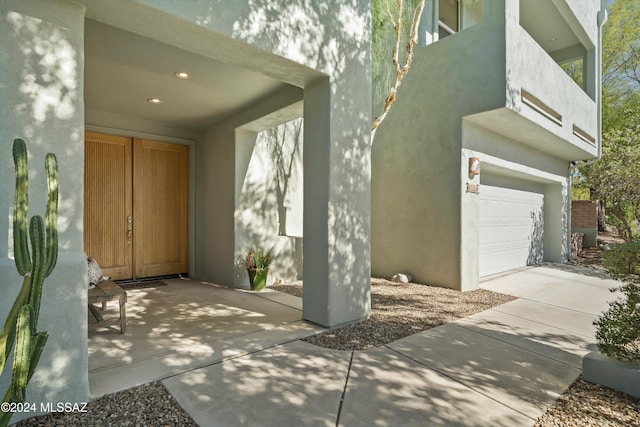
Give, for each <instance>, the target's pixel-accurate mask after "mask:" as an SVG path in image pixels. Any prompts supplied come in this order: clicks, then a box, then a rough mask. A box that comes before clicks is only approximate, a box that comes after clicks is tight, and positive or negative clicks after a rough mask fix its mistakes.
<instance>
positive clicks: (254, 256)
mask: <svg viewBox="0 0 640 427" xmlns="http://www.w3.org/2000/svg"><path fill="white" fill-rule="evenodd" d="M238 261H239V264H240V265H241V266H242V267H243V268H245V269H246V270H264V269H265V268H269V266H270V265H271V262H272V261H273V253H272V251H271V250H269V251H266V252H265V251H263V250H262V249H256V248H251V250H249V252H247V254H246V255H243V256H241V257H240V258H239V260H238Z"/></svg>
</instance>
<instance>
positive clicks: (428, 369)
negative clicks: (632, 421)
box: [163, 264, 618, 427]
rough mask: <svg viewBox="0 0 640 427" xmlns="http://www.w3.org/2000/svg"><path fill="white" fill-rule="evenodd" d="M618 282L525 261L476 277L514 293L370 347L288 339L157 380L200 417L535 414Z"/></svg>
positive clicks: (405, 421) (466, 418)
mask: <svg viewBox="0 0 640 427" xmlns="http://www.w3.org/2000/svg"><path fill="white" fill-rule="evenodd" d="M617 285H618V283H617V282H615V281H613V280H610V279H607V278H606V277H603V276H601V275H599V274H597V273H592V272H590V271H589V270H581V269H579V268H575V267H570V266H565V265H554V264H549V265H544V266H540V267H535V268H528V269H524V270H521V271H517V272H514V273H512V274H508V275H502V276H499V277H493V278H490V279H488V280H485V281H484V282H483V283H482V285H481V286H482V287H483V288H485V289H490V290H493V291H496V292H502V293H507V294H511V295H515V296H517V297H519V299H517V300H514V301H512V302H509V303H507V304H504V305H502V306H499V307H496V308H494V309H491V310H487V311H484V312H482V313H478V314H476V315H473V316H470V317H467V318H464V319H461V320H459V321H456V322H453V323H449V324H447V325H443V326H441V327H437V328H433V329H430V330H428V331H424V332H422V333H419V334H416V335H412V336H410V337H407V338H404V339H402V340H399V341H396V342H393V343H390V344H388V345H385V346H382V347H379V348H377V349H373V350H368V351H361V352H350V351H337V350H328V349H325V348H321V347H316V346H313V345H310V344H307V343H304V342H302V341H292V342H288V343H285V344H282V345H275V346H272V347H270V348H266V349H264V350H262V351H258V352H255V353H252V354H247V355H244V356H240V357H237V358H233V359H227V360H224V361H222V362H220V363H214V364H211V365H209V366H205V367H202V368H200V369H195V370H193V371H190V372H187V373H183V374H179V375H175V376H173V377H171V378H167V379H165V380H164V381H163V384H164V385H165V386H166V387H167V389H168V390H169V391H170V392H171V393H172V394H173V396H174V397H175V398H176V399H177V400H178V402H179V403H180V404H181V405H182V406H183V407H184V408H185V409H186V410H187V411H188V412H189V414H190V415H191V416H192V417H193V418H194V419H195V421H196V422H197V423H198V424H200V425H201V426H239V425H261V426H271V425H273V426H283V425H284V426H294V425H295V426H306V425H309V426H336V425H339V426H399V425H402V426H509V427H511V426H531V425H533V423H534V420H535V419H536V418H537V417H539V416H540V415H541V414H543V413H544V411H545V410H546V408H547V407H548V406H549V405H551V404H552V403H553V401H554V400H555V399H556V398H557V397H558V396H559V395H560V394H561V393H562V392H563V391H564V390H565V389H566V388H567V387H568V386H569V385H570V384H571V383H572V382H573V381H574V380H575V379H576V378H577V376H578V375H579V374H580V366H581V357H582V356H583V355H584V354H585V353H587V352H588V351H589V348H591V347H593V345H594V342H595V341H594V328H593V325H592V322H593V320H594V319H595V318H596V317H597V316H598V315H599V314H600V312H602V311H603V310H605V309H606V308H607V306H608V301H610V300H611V299H613V298H614V297H615V295H613V294H611V293H610V292H609V288H611V287H615V286H617Z"/></svg>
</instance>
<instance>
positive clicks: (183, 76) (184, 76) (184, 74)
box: [176, 71, 191, 80]
mask: <svg viewBox="0 0 640 427" xmlns="http://www.w3.org/2000/svg"><path fill="white" fill-rule="evenodd" d="M176 77H177V78H179V79H182V80H188V79H190V78H191V74H189V73H187V72H186V71H178V72H177V73H176Z"/></svg>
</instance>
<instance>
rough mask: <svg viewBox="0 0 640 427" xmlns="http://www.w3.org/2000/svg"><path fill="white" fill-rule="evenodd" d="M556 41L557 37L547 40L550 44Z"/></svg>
mask: <svg viewBox="0 0 640 427" xmlns="http://www.w3.org/2000/svg"><path fill="white" fill-rule="evenodd" d="M556 40H558V38H557V37H551V38H550V39H549V41H550V42H554V41H556Z"/></svg>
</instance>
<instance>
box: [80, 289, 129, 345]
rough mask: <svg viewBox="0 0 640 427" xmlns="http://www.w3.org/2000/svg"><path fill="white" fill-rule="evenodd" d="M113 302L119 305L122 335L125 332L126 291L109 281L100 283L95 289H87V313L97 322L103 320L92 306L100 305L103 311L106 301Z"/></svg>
mask: <svg viewBox="0 0 640 427" xmlns="http://www.w3.org/2000/svg"><path fill="white" fill-rule="evenodd" d="M115 300H118V302H119V304H120V333H121V334H124V333H125V332H126V330H127V310H126V304H127V291H125V290H124V289H122V288H121V287H120V286H118V285H117V284H116V283H115V282H113V281H111V280H105V281H102V282H100V283H98V284H97V285H96V286H95V288H93V289H89V311H91V313H92V314H93V316H94V317H95V318H96V320H97V321H98V322H102V321H103V318H102V315H101V314H100V312H99V311H98V309H97V308H96V307H95V306H94V305H93V304H98V303H102V309H103V310H104V309H105V307H106V305H107V302H108V301H115Z"/></svg>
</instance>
